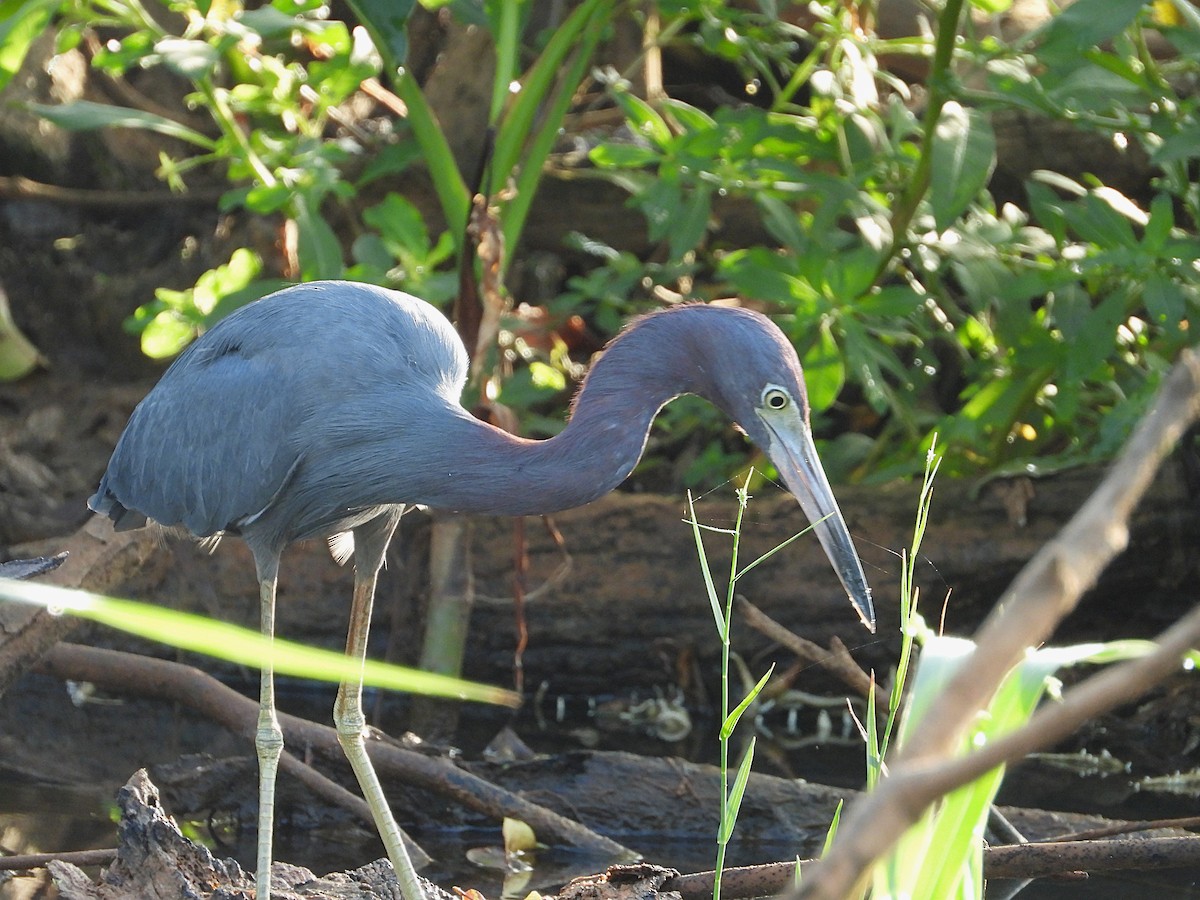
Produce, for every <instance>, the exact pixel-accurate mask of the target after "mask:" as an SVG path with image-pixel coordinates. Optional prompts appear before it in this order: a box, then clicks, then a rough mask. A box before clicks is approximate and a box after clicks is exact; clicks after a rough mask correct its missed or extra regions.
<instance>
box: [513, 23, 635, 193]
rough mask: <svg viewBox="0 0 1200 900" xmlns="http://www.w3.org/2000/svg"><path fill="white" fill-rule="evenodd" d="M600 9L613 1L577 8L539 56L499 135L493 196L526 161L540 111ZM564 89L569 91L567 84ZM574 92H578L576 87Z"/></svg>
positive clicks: (528, 162)
mask: <svg viewBox="0 0 1200 900" xmlns="http://www.w3.org/2000/svg"><path fill="white" fill-rule="evenodd" d="M600 6H611V0H585V2H584V3H582V4H580V5H579V6H578V7H576V9H575V11H574V12H572V13H571V15H569V16H567V18H566V20H565V21H564V22H563V23H562V25H561V26H560V27H559V28H557V29H556V30H555V32H554V36H553V37H551V38H550V41H549V43H547V44H546V47H545V49H544V50H542V52H541V54H540V55H539V56H538V60H537V62H536V63H534V65H533V67H532V68H531V69H530V70H529V72H528V73H526V75H525V78H524V83H523V85H522V87H521V92H520V93H519V94H517V97H516V99H515V100H514V101H513V102H512V105H511V106H509V108H508V112H507V114H506V115H505V116H504V121H503V122H501V123H500V126H499V129H498V130H497V133H496V143H495V146H494V147H493V148H492V171H493V176H492V177H493V182H492V185H491V190H490V193H492V194H495V193H496V192H497V189H498V188H500V187H502V186H503V185H504V183H505V181H506V180H507V179H508V177H509V173H511V172H512V170H513V169H515V168H516V167H517V162H518V160H521V159H522V157H523V153H524V149H525V143H526V141H527V140H528V138H529V135H530V134H531V133H532V132H533V131H534V121H535V120H536V118H537V115H538V111H539V109H540V108H541V107H542V104H543V103H545V101H546V98H547V97H548V96H550V92H551V91H552V90H554V87H555V86H556V85H557V84H558V83H559V81H560V72H559V69H560V68H561V67H562V64H563V61H564V60H566V58H567V56H568V55H569V54H570V53H571V51H572V50H573V49H574V48H575V46H576V43H577V42H578V40H579V37H580V34H581V33H583V31H584V28H585V27H586V26H588V25H589V23H590V22H591V17H592V15H593V13H594V12H595V10H596V9H597V7H600ZM610 12H611V9H609V10H606V11H605V16H606V17H607V15H608V14H610ZM595 30H599V29H598V28H597V29H595ZM563 89H564V90H566V85H565V83H564V88H563ZM570 89H571V90H574V86H573V85H572V86H571V88H570ZM542 161H544V160H538V161H537V165H536V166H534V168H536V169H538V170H539V171H540V169H541V163H542ZM524 164H525V165H527V166H528V165H532V161H525V163H524Z"/></svg>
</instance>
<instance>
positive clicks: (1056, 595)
mask: <svg viewBox="0 0 1200 900" xmlns="http://www.w3.org/2000/svg"><path fill="white" fill-rule="evenodd" d="M1198 416H1200V356H1198V355H1197V354H1196V353H1194V352H1192V351H1190V350H1185V351H1183V353H1181V354H1180V358H1179V362H1178V363H1177V364H1176V366H1175V367H1174V369H1173V370H1172V372H1171V374H1170V376H1169V377H1168V378H1167V380H1166V382H1165V383H1164V384H1163V387H1162V389H1161V390H1160V391H1159V394H1158V396H1157V398H1156V402H1155V405H1154V407H1153V408H1152V409H1151V410H1150V412H1149V413H1147V415H1146V417H1145V418H1144V419H1143V420H1142V422H1141V423H1140V424H1139V425H1138V428H1137V430H1136V431H1135V432H1134V434H1133V436H1132V437H1131V438H1130V440H1129V442H1128V443H1127V444H1126V446H1125V449H1124V450H1123V452H1122V453H1121V456H1120V457H1119V458H1118V459H1117V461H1116V462H1115V463H1114V464H1113V466H1112V469H1111V470H1110V471H1109V474H1108V476H1107V477H1106V478H1105V479H1104V481H1103V482H1102V483H1101V485H1100V486H1099V488H1097V489H1096V491H1095V493H1093V494H1092V496H1091V497H1090V498H1089V499H1088V501H1087V502H1086V503H1085V504H1084V506H1083V507H1082V508H1081V509H1080V510H1079V512H1078V513H1076V515H1075V516H1074V517H1073V518H1072V519H1071V521H1070V522H1069V523H1068V524H1067V525H1066V527H1064V528H1063V530H1062V531H1061V532H1060V533H1059V535H1058V536H1057V537H1056V538H1055V539H1054V540H1053V541H1051V542H1050V543H1049V544H1047V545H1046V546H1045V547H1043V548H1042V550H1041V551H1039V553H1038V554H1037V556H1035V557H1034V559H1033V560H1031V561H1030V563H1029V564H1028V565H1027V566H1026V567H1025V568H1024V569H1023V570H1022V572H1021V573H1020V575H1018V577H1017V579H1016V580H1015V581H1014V582H1013V584H1012V585H1011V587H1010V588H1009V589H1008V590H1007V591H1006V592H1005V594H1004V596H1003V597H1001V599H1000V602H999V603H998V604H997V606H996V609H995V610H994V611H993V612H992V614H991V615H990V616H989V617H988V619H987V621H985V622H984V624H983V625H982V626H981V628H980V629H979V631H978V633H977V634H976V638H975V644H976V648H975V650H974V651H973V652H972V653H971V654H970V655H969V656H968V657H967V658H966V659H965V660H964V662H963V664H962V665H961V666H960V667H959V668H958V670H957V671H956V672H955V674H954V676H953V677H952V678H951V679H950V681H949V682H948V683H947V685H946V687H945V689H944V690H943V692H942V696H941V698H940V699H939V701H938V703H937V704H935V705H934V706H933V707H932V709H933V712H932V713H931V714H930V715H928V716H927V717H926V719H925V720H924V721H922V722H921V724H920V727H919V728H917V729H914V730H913V731H912V735H911V738H910V740H909V741H908V743H907V744H906V745H905V746H904V747H903V748H902V749H901V750H900V752H899V754H898V755H897V757H896V759H894V760H893V761H892V763H891V767H890V768H891V777H890V778H888V779H885V780H884V781H883V782H881V783H880V785H879V788H878V789H877V790H876V791H875V792H874V793H873V794H871V795H869V796H866V797H864V798H862V800H861V801H860V802H859V803H857V804H855V805H853V806H852V807H851V808H850V809H849V810H848V813H847V815H846V816H845V817H844V818H843V820H842V824H841V828H840V829H839V830H838V836H837V839H836V840H835V842H834V846H833V848H832V850H831V852H830V853H829V855H828V856H827V857H826V858H825V859H824V860H822V861H821V862H820V863H819V864H817V865H816V866H814V868H813V871H812V873H811V874H810V875H809V877H806V878H805V881H804V885H803V887H802V888H801V890H800V891H799V892H798V893H797V895H796V896H798V897H821V898H829V900H833V898H840V897H845V896H847V895H849V894H850V893H851V891H852V890H853V887H854V885H855V884H856V883H857V882H858V881H859V879H860V878H861V877H863V874H864V873H865V872H866V870H867V868H868V867H869V866H870V865H871V863H872V862H873V861H874V860H875V859H877V858H878V857H879V856H881V855H882V854H883V853H885V852H886V851H887V850H888V848H889V847H890V846H891V845H892V844H893V843H894V841H895V840H897V839H898V838H899V836H900V834H901V833H902V832H903V830H904V829H905V828H906V827H908V825H910V824H912V823H913V822H915V821H916V820H917V818H919V816H920V815H921V814H922V812H923V811H924V810H925V808H926V807H927V806H928V805H929V804H931V803H932V802H933V801H934V800H936V799H937V797H939V796H940V795H941V794H942V793H943V792H944V791H947V790H950V789H952V788H954V787H957V786H959V785H961V784H965V783H966V782H967V781H969V780H970V779H971V778H973V777H975V776H977V775H979V774H982V772H984V771H986V770H987V769H989V768H992V767H994V766H996V765H998V764H1000V763H1002V762H1005V761H1006V760H1012V759H1017V758H1019V757H1020V756H1022V755H1023V754H1025V753H1027V752H1029V751H1031V750H1034V749H1038V748H1039V747H1042V746H1045V745H1047V744H1048V743H1051V742H1053V741H1054V740H1057V739H1059V738H1061V737H1065V736H1066V735H1068V734H1070V733H1071V731H1072V730H1074V729H1075V728H1076V727H1077V726H1078V725H1079V724H1080V723H1082V722H1083V721H1085V720H1086V719H1087V718H1089V717H1091V716H1094V715H1096V714H1097V713H1099V712H1102V711H1104V710H1106V709H1109V708H1111V707H1113V706H1115V705H1117V704H1119V703H1121V702H1123V701H1125V700H1127V699H1130V698H1132V697H1134V696H1137V694H1138V693H1140V692H1141V691H1142V690H1144V689H1145V688H1146V687H1149V686H1150V685H1151V684H1153V682H1154V681H1155V680H1157V679H1159V678H1161V677H1164V676H1165V675H1167V674H1169V673H1170V672H1172V671H1175V670H1176V669H1177V667H1178V662H1179V658H1180V656H1181V655H1182V654H1183V653H1184V652H1185V651H1186V650H1187V649H1188V648H1189V647H1190V646H1192V645H1193V644H1194V643H1195V642H1196V641H1197V640H1200V611H1197V612H1196V613H1193V614H1191V615H1189V616H1187V617H1185V618H1184V619H1183V620H1182V621H1181V622H1180V623H1179V624H1178V625H1176V626H1175V627H1173V628H1171V629H1170V630H1169V631H1167V632H1166V633H1165V634H1164V635H1163V636H1162V637H1161V639H1160V644H1161V646H1160V649H1159V650H1158V652H1156V653H1154V654H1152V655H1151V656H1148V657H1145V658H1143V659H1140V660H1136V661H1133V662H1129V663H1126V664H1124V665H1121V666H1116V667H1113V668H1111V669H1109V670H1108V671H1106V672H1104V673H1102V674H1100V675H1097V676H1096V677H1094V678H1092V679H1090V680H1089V681H1088V682H1085V683H1084V684H1083V685H1081V686H1079V687H1078V688H1076V689H1075V690H1074V691H1072V692H1071V693H1070V694H1069V695H1068V698H1067V699H1066V700H1064V702H1063V703H1062V704H1061V705H1060V706H1058V707H1047V708H1045V709H1043V710H1041V711H1040V712H1039V713H1038V714H1036V715H1035V716H1034V718H1033V719H1032V720H1031V721H1030V723H1029V725H1028V726H1027V727H1026V728H1023V729H1021V730H1020V731H1018V732H1015V733H1013V734H1011V735H1008V736H1007V737H1005V738H1002V739H1000V740H999V741H996V742H995V743H993V744H990V745H988V746H987V747H984V748H983V749H982V750H980V751H979V752H977V753H974V754H972V755H971V756H968V757H962V758H958V759H947V758H945V757H947V756H949V754H950V752H951V750H952V748H953V747H954V746H955V745H956V744H957V742H958V741H959V739H960V737H961V736H962V734H963V733H964V730H965V729H966V727H967V726H968V724H969V723H970V722H971V721H972V719H973V717H974V716H975V715H976V713H977V712H978V711H979V710H980V709H981V708H982V707H983V706H984V705H985V704H986V703H987V702H988V700H989V698H990V697H991V695H992V694H993V693H994V691H995V689H996V686H997V685H998V684H999V683H1000V681H1001V680H1002V679H1003V678H1004V676H1005V674H1006V673H1007V672H1008V671H1009V670H1010V669H1011V668H1012V667H1013V666H1014V665H1015V664H1016V663H1017V662H1018V661H1019V659H1020V658H1021V656H1022V655H1023V654H1024V652H1025V649H1026V648H1027V647H1031V646H1037V645H1038V644H1040V643H1042V642H1043V641H1044V640H1045V639H1046V638H1047V637H1048V636H1049V635H1050V633H1051V632H1052V631H1053V629H1054V628H1055V626H1056V625H1057V624H1058V622H1059V621H1060V620H1061V619H1062V618H1063V617H1064V616H1065V615H1066V614H1067V613H1069V612H1070V611H1071V610H1072V609H1074V608H1075V605H1076V604H1077V603H1078V602H1079V598H1080V597H1081V596H1082V594H1083V592H1084V591H1085V590H1086V589H1087V588H1088V587H1090V586H1091V585H1092V584H1093V582H1094V581H1095V580H1096V578H1097V576H1098V575H1099V573H1100V572H1101V571H1102V570H1103V568H1104V567H1105V566H1106V565H1107V564H1108V562H1109V561H1110V560H1111V559H1112V558H1113V557H1114V556H1115V555H1116V554H1117V553H1118V552H1119V551H1120V550H1122V549H1123V548H1124V547H1125V545H1126V542H1127V540H1128V530H1127V523H1128V519H1129V515H1130V513H1131V512H1132V510H1133V508H1134V506H1135V504H1136V503H1137V501H1138V499H1139V498H1140V497H1141V496H1142V494H1143V493H1144V492H1145V490H1146V488H1147V486H1148V485H1149V483H1150V481H1151V479H1152V478H1153V475H1154V472H1155V470H1156V469H1157V467H1158V465H1159V463H1160V462H1161V460H1162V459H1163V458H1164V457H1165V456H1166V454H1167V453H1168V452H1169V451H1170V449H1171V448H1172V447H1173V446H1174V445H1175V443H1176V442H1177V441H1178V440H1179V438H1180V437H1181V436H1182V434H1183V433H1184V431H1185V430H1186V429H1187V428H1188V427H1189V426H1190V425H1191V424H1192V423H1193V422H1194V421H1195V420H1196V419H1197V417H1198Z"/></svg>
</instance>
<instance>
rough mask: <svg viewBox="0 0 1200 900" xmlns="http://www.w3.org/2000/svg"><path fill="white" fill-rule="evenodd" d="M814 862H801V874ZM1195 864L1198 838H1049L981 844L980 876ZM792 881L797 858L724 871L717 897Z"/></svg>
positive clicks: (707, 879) (689, 889)
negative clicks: (1104, 839)
mask: <svg viewBox="0 0 1200 900" xmlns="http://www.w3.org/2000/svg"><path fill="white" fill-rule="evenodd" d="M818 862H819V861H818V860H801V862H800V868H801V871H802V872H803V873H804V876H805V878H806V879H807V877H808V872H809V871H810V867H815V866H816V865H817V863H818ZM1197 865H1200V837H1163V838H1141V839H1126V840H1112V841H1048V842H1045V843H1028V844H1010V845H1006V846H1003V847H985V848H984V851H983V870H984V877H985V878H1019V879H1025V878H1045V877H1063V876H1070V875H1071V874H1072V873H1078V872H1115V871H1121V870H1128V869H1179V868H1189V867H1192V866H1197ZM795 880H796V862H795V861H794V860H793V861H790V862H777V863H767V864H766V865H762V866H745V867H742V868H736V869H725V870H724V871H723V872H722V873H721V896H722V897H724V898H725V900H749V898H752V897H767V896H773V895H775V894H780V893H782V892H784V891H786V890H788V888H790V887H791V886H792V885H793V884H795ZM660 890H661V891H678V892H679V894H680V895H681V896H682V898H683V900H706V898H709V897H712V892H713V873H712V872H696V873H695V874H692V875H676V876H674V877H672V878H668V879H667V880H666V881H665V882H663V885H662V887H661V888H660Z"/></svg>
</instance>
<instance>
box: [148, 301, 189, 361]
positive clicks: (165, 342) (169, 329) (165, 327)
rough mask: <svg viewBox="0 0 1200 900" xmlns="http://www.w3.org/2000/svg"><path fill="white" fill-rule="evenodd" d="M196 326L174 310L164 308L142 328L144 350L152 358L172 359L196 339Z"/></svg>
mask: <svg viewBox="0 0 1200 900" xmlns="http://www.w3.org/2000/svg"><path fill="white" fill-rule="evenodd" d="M196 333H197V332H196V326H195V325H193V324H191V323H190V322H187V321H185V320H184V319H182V318H181V317H180V315H179V313H178V312H176V311H174V310H163V311H162V312H160V313H158V314H157V315H156V316H154V318H153V319H151V320H150V321H149V322H147V323H146V325H145V327H144V328H143V329H142V352H143V353H145V354H146V355H147V356H148V357H150V358H151V359H170V358H171V357H173V356H178V355H179V354H180V353H181V352H183V349H184V348H185V347H187V345H188V344H190V343H191V342H192V341H193V340H195V339H196Z"/></svg>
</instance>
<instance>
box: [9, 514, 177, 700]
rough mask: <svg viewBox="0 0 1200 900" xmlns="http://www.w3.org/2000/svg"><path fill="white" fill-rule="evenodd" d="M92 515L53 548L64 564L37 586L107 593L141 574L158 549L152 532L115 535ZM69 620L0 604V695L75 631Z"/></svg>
mask: <svg viewBox="0 0 1200 900" xmlns="http://www.w3.org/2000/svg"><path fill="white" fill-rule="evenodd" d="M100 521H101V520H100V518H99V517H93V518H91V519H89V520H88V522H87V523H86V524H85V525H84V526H83V527H82V528H80V529H78V530H77V531H76V532H75V533H74V534H72V535H71V536H70V537H69V538H67V539H66V540H65V542H64V543H63V544H62V545H61V546H59V547H57V548H56V549H57V550H59V551H62V552H65V553H66V554H67V561H66V563H65V564H64V565H62V566H60V567H58V568H56V569H54V570H53V571H51V572H48V573H46V574H45V575H44V576H42V577H41V578H40V579H39V582H40V583H41V584H52V585H55V586H56V587H66V588H83V589H84V590H89V591H95V592H97V593H101V594H103V593H107V592H109V591H111V590H113V589H115V588H116V587H118V586H119V585H121V584H124V583H125V582H127V581H128V580H129V579H130V578H131V577H132V576H133V575H134V574H136V573H138V572H140V571H142V570H143V568H144V567H145V565H146V562H147V560H149V559H150V558H151V556H152V555H153V554H154V552H155V551H156V550H157V549H159V548H161V546H162V540H161V538H160V536H159V535H157V534H155V533H154V531H153V529H149V528H144V529H139V530H137V531H122V532H116V531H113V530H112V529H111V528H109V527H107V526H101V525H100V524H99V523H100ZM79 624H80V620H79V619H76V618H75V617H73V616H52V615H50V614H49V613H47V612H46V611H45V610H42V609H39V608H37V607H32V606H27V605H25V604H23V603H4V602H0V696H2V695H3V694H4V692H5V691H6V690H7V689H8V688H9V686H10V685H11V684H12V683H13V682H14V681H16V679H17V678H18V677H19V676H20V675H21V674H23V673H24V672H25V671H26V670H27V669H29V668H30V667H31V666H32V665H33V664H34V663H35V662H36V661H37V660H38V659H39V658H40V657H41V656H42V654H44V653H45V652H46V651H48V650H49V649H50V648H51V647H53V646H54V645H55V644H56V643H58V642H59V641H60V640H62V639H63V638H65V637H66V636H67V635H69V634H70V633H71V632H72V631H73V630H74V629H76V628H78V627H79Z"/></svg>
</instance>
